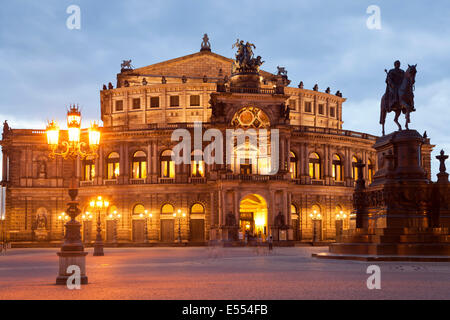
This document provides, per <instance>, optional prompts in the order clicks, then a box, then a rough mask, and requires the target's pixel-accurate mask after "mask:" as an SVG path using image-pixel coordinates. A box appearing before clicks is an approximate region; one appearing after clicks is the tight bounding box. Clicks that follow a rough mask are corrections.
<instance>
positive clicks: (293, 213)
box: [291, 204, 298, 216]
mask: <svg viewBox="0 0 450 320" xmlns="http://www.w3.org/2000/svg"><path fill="white" fill-rule="evenodd" d="M293 215H298V212H297V207H296V206H295V205H294V204H291V216H293Z"/></svg>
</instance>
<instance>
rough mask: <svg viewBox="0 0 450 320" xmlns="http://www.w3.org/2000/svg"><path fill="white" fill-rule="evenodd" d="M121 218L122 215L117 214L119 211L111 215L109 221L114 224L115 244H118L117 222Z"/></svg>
mask: <svg viewBox="0 0 450 320" xmlns="http://www.w3.org/2000/svg"><path fill="white" fill-rule="evenodd" d="M120 217H121V214H120V213H117V210H114V212H112V213H110V214H109V216H108V219H109V220H112V221H113V222H114V230H113V241H112V242H113V243H117V221H119V220H120Z"/></svg>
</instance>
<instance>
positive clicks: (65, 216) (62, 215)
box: [58, 212, 69, 241]
mask: <svg viewBox="0 0 450 320" xmlns="http://www.w3.org/2000/svg"><path fill="white" fill-rule="evenodd" d="M67 219H69V216H67V215H66V213H65V212H62V213H61V214H60V215H59V216H58V221H60V222H61V241H64V222H65V221H66V220H67Z"/></svg>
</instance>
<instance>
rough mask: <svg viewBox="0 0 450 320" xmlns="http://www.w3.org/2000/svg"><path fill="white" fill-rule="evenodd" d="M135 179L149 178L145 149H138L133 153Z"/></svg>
mask: <svg viewBox="0 0 450 320" xmlns="http://www.w3.org/2000/svg"><path fill="white" fill-rule="evenodd" d="M132 165H133V179H145V178H147V156H146V154H145V153H144V152H143V151H137V152H136V153H135V154H134V155H133V160H132Z"/></svg>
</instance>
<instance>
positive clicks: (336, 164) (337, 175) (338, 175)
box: [332, 154, 343, 181]
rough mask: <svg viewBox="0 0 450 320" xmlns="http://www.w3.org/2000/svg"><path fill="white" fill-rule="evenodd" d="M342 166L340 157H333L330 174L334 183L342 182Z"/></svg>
mask: <svg viewBox="0 0 450 320" xmlns="http://www.w3.org/2000/svg"><path fill="white" fill-rule="evenodd" d="M342 168H343V165H342V160H341V157H340V156H338V155H337V154H334V155H333V162H332V171H333V172H332V174H333V179H334V181H342V180H343V170H342Z"/></svg>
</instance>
